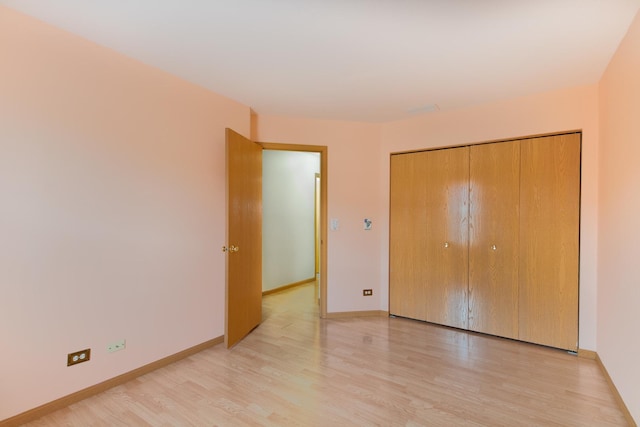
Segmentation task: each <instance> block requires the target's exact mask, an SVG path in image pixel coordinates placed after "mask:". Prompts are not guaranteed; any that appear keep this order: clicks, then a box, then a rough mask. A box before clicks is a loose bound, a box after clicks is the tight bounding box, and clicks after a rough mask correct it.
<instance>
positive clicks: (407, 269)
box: [389, 133, 580, 351]
mask: <svg viewBox="0 0 640 427" xmlns="http://www.w3.org/2000/svg"><path fill="white" fill-rule="evenodd" d="M579 204H580V134H579V133H571V134H564V135H554V136H545V137H534V138H528V139H521V140H514V141H507V142H496V143H487V144H478V145H471V146H465V147H455V148H445V149H436V150H428V151H421V152H413V153H401V154H392V155H391V193H390V205H391V209H390V263H389V267H390V277H389V279H390V291H389V313H390V314H392V315H395V316H401V317H407V318H411V319H417V320H423V321H427V322H432V323H438V324H442V325H446V326H453V327H456V328H462V329H468V330H472V331H477V332H482V333H486V334H491V335H497V336H501V337H507V338H512V339H518V340H522V341H527V342H533V343H537V344H543V345H547V346H551V347H557V348H562V349H568V350H572V351H576V350H577V348H578V347H577V346H578V343H577V341H578V272H579V266H578V259H579V257H578V255H579V209H580V206H579Z"/></svg>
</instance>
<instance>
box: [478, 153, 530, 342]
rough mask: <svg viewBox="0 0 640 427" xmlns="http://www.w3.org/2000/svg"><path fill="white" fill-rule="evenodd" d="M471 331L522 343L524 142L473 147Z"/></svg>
mask: <svg viewBox="0 0 640 427" xmlns="http://www.w3.org/2000/svg"><path fill="white" fill-rule="evenodd" d="M469 167H470V192H469V329H471V330H473V331H478V332H484V333H487V334H492V335H498V336H502V337H508V338H514V339H517V338H518V259H519V258H518V257H519V238H520V235H519V227H520V218H519V206H520V142H519V141H512V142H502V143H495V144H483V145H476V146H472V147H471V153H470V159H469Z"/></svg>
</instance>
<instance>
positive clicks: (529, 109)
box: [379, 85, 599, 350]
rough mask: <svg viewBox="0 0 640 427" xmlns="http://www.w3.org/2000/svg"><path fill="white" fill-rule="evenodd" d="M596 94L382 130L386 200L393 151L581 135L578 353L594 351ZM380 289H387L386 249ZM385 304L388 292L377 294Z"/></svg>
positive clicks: (499, 106) (433, 117)
mask: <svg viewBox="0 0 640 427" xmlns="http://www.w3.org/2000/svg"><path fill="white" fill-rule="evenodd" d="M597 100H598V91H597V86H595V85H593V86H586V87H577V88H571V89H565V90H560V91H556V92H551V93H544V94H540V95H535V96H529V97H523V98H517V99H511V100H507V101H501V102H496V103H492V104H487V105H481V106H477V107H473V108H468V109H464V110H458V111H451V112H437V113H430V114H425V115H422V116H418V117H415V118H412V119H408V120H403V121H397V122H393V123H388V124H385V125H383V127H382V139H381V143H382V146H381V161H380V162H381V171H382V175H383V177H384V179H383V183H384V186H383V188H382V190H381V193H382V199H383V200H384V201H385V203H387V201H388V200H389V180H388V176H389V155H390V153H393V152H399V151H406V150H416V149H422V148H432V147H446V146H451V145H460V144H468V143H475V142H482V141H492V140H498V139H507V138H514V137H520V136H526V135H534V134H543V133H551V132H562V131H569V130H582V131H583V139H582V200H581V204H582V206H581V241H580V337H579V340H580V348H582V349H590V350H595V348H596V294H597V288H596V286H597V283H596V262H597V260H596V256H597V231H598V229H597V223H598V132H599V131H598V104H597ZM381 212H382V214H383V215H384V216H383V217H382V218H381V221H379V222H380V223H381V227H382V228H383V230H382V241H383V242H388V235H389V230H388V226H387V224H388V212H389V210H388V209H387V207H386V205H385V207H384V209H382V211H381ZM384 249H385V253H384V254H383V256H382V258H381V260H380V262H381V264H382V265H383V272H382V273H381V278H382V280H383V283H382V284H381V285H380V288H381V289H388V288H387V283H388V279H387V278H388V269H389V263H388V245H386V244H385V246H384ZM381 302H382V306H383V307H386V306H387V304H388V293H384V294H383V295H382V300H381Z"/></svg>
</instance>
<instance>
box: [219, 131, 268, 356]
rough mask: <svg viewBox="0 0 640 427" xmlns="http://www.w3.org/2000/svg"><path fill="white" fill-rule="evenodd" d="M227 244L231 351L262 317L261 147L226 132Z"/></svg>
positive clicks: (227, 327) (227, 338)
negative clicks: (230, 248)
mask: <svg viewBox="0 0 640 427" xmlns="http://www.w3.org/2000/svg"><path fill="white" fill-rule="evenodd" d="M225 135H226V157H227V159H226V160H227V210H228V211H227V242H226V245H227V246H229V247H234V248H237V250H235V251H228V252H226V254H225V256H226V257H227V263H226V269H227V272H226V277H227V279H226V292H225V298H226V310H225V311H226V316H225V344H226V345H227V347H231V346H233V345H234V344H236V343H237V342H238V341H239V340H241V339H242V338H243V337H244V336H245V335H246V334H248V333H249V332H250V331H251V330H252V329H253V328H255V327H256V326H257V325H258V324H259V323H260V319H261V317H262V314H261V310H262V147H261V146H260V145H258V144H256V143H254V142H253V141H250V140H249V139H247V138H245V137H243V136H242V135H240V134H238V133H236V132H234V131H232V130H231V129H227V130H226V134H225Z"/></svg>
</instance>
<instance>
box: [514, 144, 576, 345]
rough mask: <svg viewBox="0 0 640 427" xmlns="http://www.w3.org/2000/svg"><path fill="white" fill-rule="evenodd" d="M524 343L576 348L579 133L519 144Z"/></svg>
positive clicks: (522, 335)
mask: <svg viewBox="0 0 640 427" xmlns="http://www.w3.org/2000/svg"><path fill="white" fill-rule="evenodd" d="M521 165H522V166H521V187H520V209H521V211H520V218H521V222H520V287H519V293H520V307H519V315H520V322H519V329H520V331H519V335H520V339H521V340H523V341H529V342H533V343H537V344H543V345H548V346H551V347H557V348H563V349H568V350H574V351H575V350H577V348H578V271H579V270H578V268H579V267H578V255H579V217H580V134H569V135H558V136H550V137H544V138H534V139H530V140H524V141H522V142H521Z"/></svg>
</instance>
